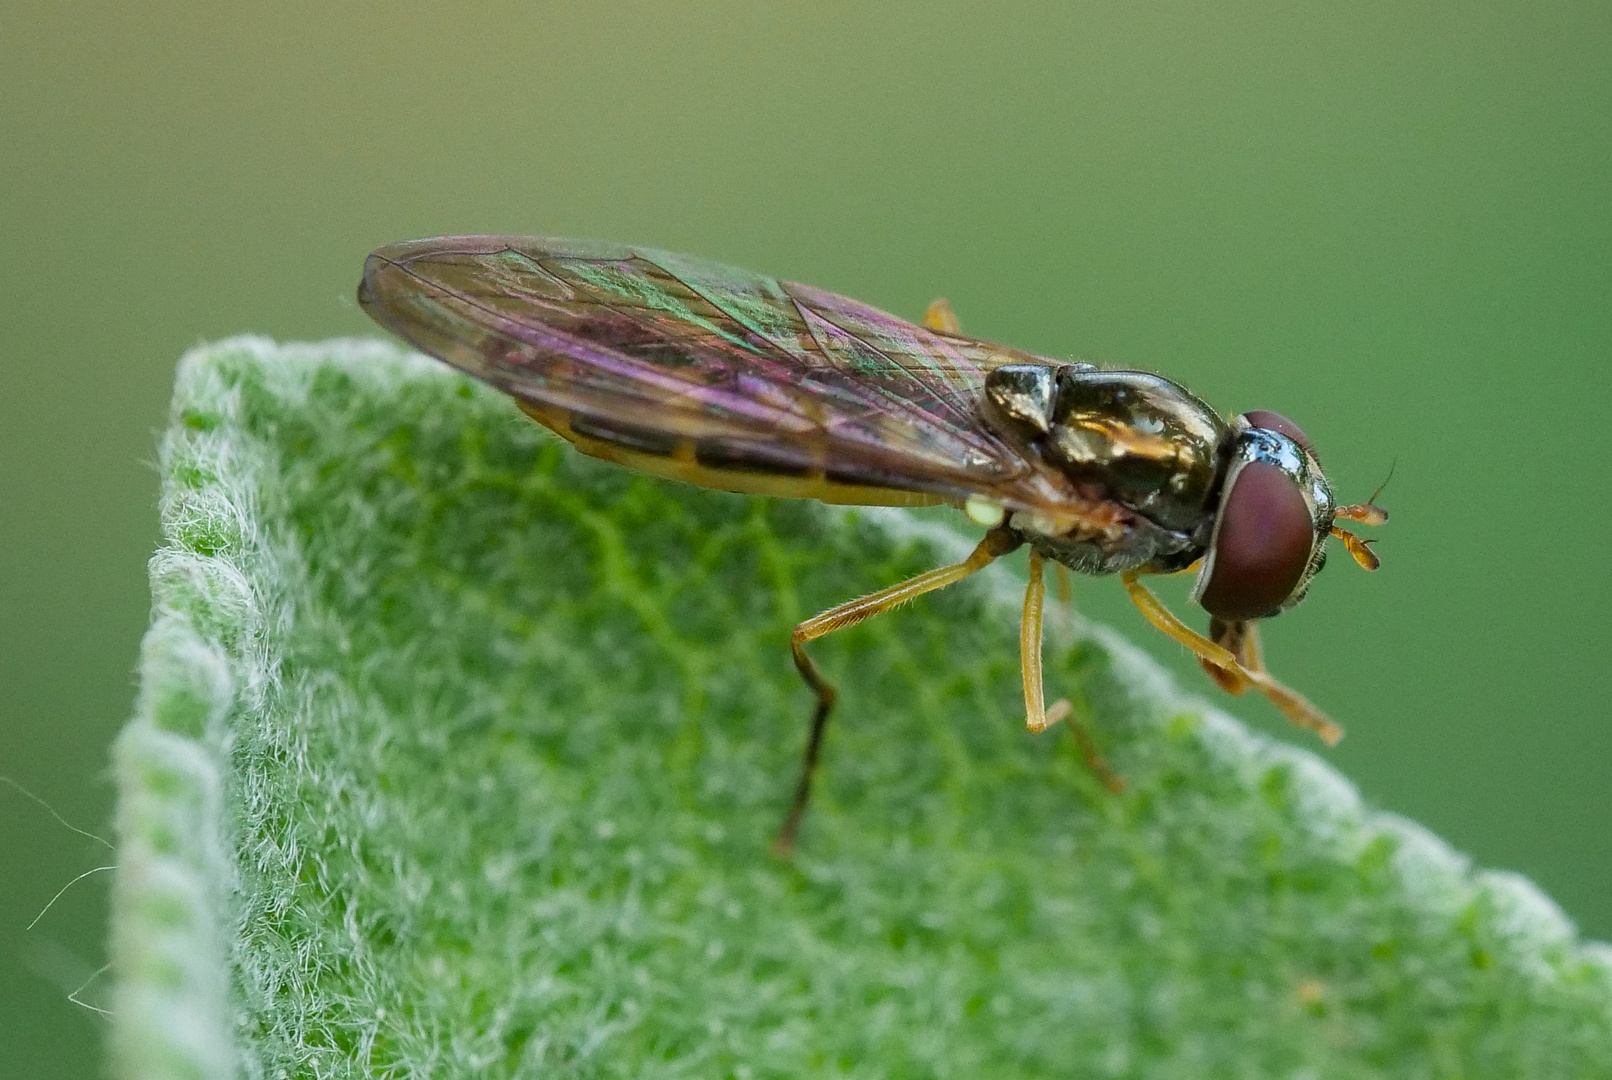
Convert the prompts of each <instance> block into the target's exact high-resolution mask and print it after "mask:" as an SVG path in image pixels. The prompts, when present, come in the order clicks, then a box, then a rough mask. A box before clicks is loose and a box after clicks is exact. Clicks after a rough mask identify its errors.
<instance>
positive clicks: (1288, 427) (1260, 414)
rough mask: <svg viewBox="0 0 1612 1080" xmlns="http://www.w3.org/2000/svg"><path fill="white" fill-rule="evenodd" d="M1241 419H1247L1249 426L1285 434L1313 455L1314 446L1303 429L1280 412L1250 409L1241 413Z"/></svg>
mask: <svg viewBox="0 0 1612 1080" xmlns="http://www.w3.org/2000/svg"><path fill="white" fill-rule="evenodd" d="M1243 419H1244V420H1246V421H1248V426H1249V427H1257V428H1264V429H1265V430H1266V431H1274V432H1276V433H1277V434H1278V435H1286V436H1287V437H1288V438H1290V439H1292V440H1293V441H1294V442H1296V443H1298V444H1299V445H1300V446H1302V447H1304V449H1306V450H1308V451H1309V452H1310V456H1312V457H1314V456H1315V447H1314V446H1312V445H1311V444H1310V437H1309V436H1308V435H1306V434H1304V429H1303V428H1301V427H1299V426H1298V425H1297V424H1295V423H1294V422H1293V421H1291V420H1289V419H1288V418H1287V417H1285V416H1283V415H1282V414H1281V413H1275V412H1271V411H1270V410H1269V409H1250V410H1248V411H1247V412H1245V413H1243Z"/></svg>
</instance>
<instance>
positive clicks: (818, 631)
mask: <svg viewBox="0 0 1612 1080" xmlns="http://www.w3.org/2000/svg"><path fill="white" fill-rule="evenodd" d="M1023 542H1024V541H1022V540H1021V539H1019V537H1018V535H1017V534H1015V533H1014V532H1012V530H1009V529H1003V528H996V529H992V530H991V531H990V532H988V533H986V534H985V536H984V538H983V539H982V540H980V542H979V544H978V546H976V547H975V548H974V550H973V552H972V553H970V555H969V556H968V558H966V559H964V560H963V561H962V562H959V563H953V564H952V565H950V566H942V567H939V568H938V569H935V570H930V571H928V572H927V573H923V574H919V575H918V576H917V577H915V578H912V579H910V580H908V581H903V582H902V583H901V584H899V585H892V586H890V587H889V588H888V589H880V590H879V591H878V592H876V593H872V594H870V595H868V596H861V597H858V598H857V599H855V600H848V601H846V602H845V603H843V604H840V605H839V606H838V607H833V608H830V609H829V610H827V611H825V612H823V613H822V614H821V615H814V616H813V617H812V618H810V619H807V620H806V621H805V622H803V623H801V624H800V625H799V626H797V627H795V632H794V633H793V634H792V635H790V642H789V648H790V651H791V652H792V653H793V654H794V657H795V667H796V669H797V670H799V672H800V674H801V678H803V679H805V680H806V684H807V685H808V686H810V687H811V688H812V692H813V693H815V694H816V695H817V708H816V711H814V712H813V713H812V729H811V733H810V734H809V735H808V736H807V738H806V754H805V758H804V761H803V762H802V764H801V771H800V782H799V783H798V784H796V786H795V798H794V800H793V802H791V803H790V806H789V814H788V816H787V817H785V818H784V827H783V828H782V829H781V830H779V833H778V839H777V840H775V841H774V842H773V850H774V851H776V852H777V853H778V854H780V855H787V854H789V852H790V851H791V850H793V849H794V847H795V837H796V836H797V834H798V833H799V832H800V821H801V818H802V817H803V816H804V815H805V813H806V804H807V803H808V802H809V801H810V800H811V794H812V777H813V775H814V774H815V773H816V772H817V760H818V757H819V754H820V752H821V750H822V746H823V731H824V729H825V728H826V727H827V726H828V714H829V713H830V712H831V711H832V710H833V708H834V699H835V697H836V696H838V695H837V693H836V691H835V689H834V686H833V684H832V683H830V682H829V681H828V680H827V679H825V678H823V673H822V672H821V671H819V670H818V669H817V665H816V664H815V663H813V661H812V658H811V657H810V656H809V655H807V653H806V643H807V642H809V641H815V640H816V639H818V638H820V637H822V636H823V635H824V634H831V633H833V632H834V631H836V630H844V629H845V628H846V627H849V626H855V625H856V624H857V623H859V622H861V621H863V620H864V619H871V618H872V617H873V616H875V615H878V614H880V613H882V612H885V611H889V610H890V609H891V608H894V607H900V606H901V605H902V604H905V603H906V602H907V601H909V600H915V599H917V598H918V597H920V596H922V595H923V594H924V593H927V592H934V591H935V590H936V589H944V588H945V587H946V586H948V585H955V584H956V583H957V582H959V581H962V580H963V579H964V578H966V577H968V576H969V575H970V574H973V573H976V572H978V571H980V570H983V569H984V568H985V567H987V566H989V565H990V564H991V563H992V562H994V561H995V560H996V559H998V558H1000V557H1001V556H1003V555H1006V554H1007V553H1008V552H1010V551H1012V550H1013V549H1015V548H1017V547H1018V546H1019V545H1020V544H1022V543H1023Z"/></svg>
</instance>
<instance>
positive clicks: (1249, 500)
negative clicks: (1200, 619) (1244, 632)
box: [1198, 413, 1315, 621]
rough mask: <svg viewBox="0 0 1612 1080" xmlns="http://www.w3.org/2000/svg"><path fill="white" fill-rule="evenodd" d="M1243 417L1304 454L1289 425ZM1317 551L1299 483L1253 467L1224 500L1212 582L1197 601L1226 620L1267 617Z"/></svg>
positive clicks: (1273, 418) (1270, 468)
mask: <svg viewBox="0 0 1612 1080" xmlns="http://www.w3.org/2000/svg"><path fill="white" fill-rule="evenodd" d="M1243 415H1244V418H1245V419H1247V420H1248V421H1249V422H1250V423H1251V424H1253V425H1254V426H1256V427H1262V428H1265V429H1267V430H1269V431H1276V432H1280V433H1281V434H1283V435H1286V436H1287V437H1288V438H1290V439H1292V440H1293V441H1294V442H1298V443H1302V444H1304V445H1305V446H1306V448H1308V443H1307V442H1306V441H1305V440H1304V432H1303V431H1301V430H1300V429H1299V427H1298V425H1297V424H1294V423H1293V422H1292V421H1290V420H1287V419H1285V418H1283V417H1281V416H1278V415H1277V414H1275V413H1244V414H1243ZM1256 417H1257V418H1259V421H1260V422H1259V423H1254V421H1255V418H1256ZM1267 418H1268V420H1267ZM1278 423H1279V424H1280V425H1281V426H1278ZM1314 548H1315V524H1314V522H1313V521H1312V520H1311V518H1310V507H1309V504H1308V503H1306V502H1305V500H1304V496H1303V494H1302V493H1300V491H1299V487H1298V484H1296V483H1294V481H1293V478H1292V477H1290V476H1288V475H1287V473H1285V472H1283V471H1282V470H1281V469H1280V468H1278V467H1277V466H1275V465H1273V464H1271V463H1270V462H1268V461H1250V462H1248V463H1247V464H1246V465H1244V466H1243V467H1242V469H1241V470H1240V471H1239V472H1238V473H1237V476H1236V478H1235V479H1234V480H1233V481H1232V486H1231V490H1230V491H1228V492H1227V493H1226V495H1225V498H1224V500H1223V502H1222V505H1221V511H1220V527H1219V530H1218V531H1217V532H1216V534H1215V542H1214V552H1213V562H1212V563H1211V564H1210V567H1209V579H1208V580H1207V581H1206V582H1205V583H1204V587H1203V591H1202V593H1200V594H1199V596H1198V602H1199V603H1200V604H1202V605H1203V608H1204V610H1205V611H1207V612H1209V614H1211V615H1213V616H1214V617H1215V618H1217V619H1225V620H1227V621H1233V620H1239V619H1257V618H1259V617H1260V616H1262V615H1269V614H1271V613H1272V612H1274V611H1276V610H1277V609H1279V608H1280V607H1281V606H1282V605H1283V604H1284V603H1286V602H1287V600H1288V598H1289V597H1290V596H1292V595H1293V590H1294V589H1296V588H1297V587H1298V585H1299V582H1300V581H1302V580H1303V578H1304V572H1305V570H1306V569H1308V568H1309V565H1310V555H1311V552H1312V551H1313V550H1314Z"/></svg>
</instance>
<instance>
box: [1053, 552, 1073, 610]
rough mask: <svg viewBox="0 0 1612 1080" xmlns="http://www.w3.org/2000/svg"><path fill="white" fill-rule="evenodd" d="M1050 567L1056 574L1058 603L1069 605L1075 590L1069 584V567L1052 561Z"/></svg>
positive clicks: (1071, 602)
mask: <svg viewBox="0 0 1612 1080" xmlns="http://www.w3.org/2000/svg"><path fill="white" fill-rule="evenodd" d="M1052 568H1053V570H1055V571H1056V572H1057V574H1058V603H1060V604H1062V605H1063V606H1064V607H1069V606H1070V605H1071V604H1073V603H1074V602H1075V590H1074V588H1073V587H1072V586H1071V585H1070V584H1069V568H1068V567H1067V566H1065V565H1064V564H1063V563H1053V564H1052Z"/></svg>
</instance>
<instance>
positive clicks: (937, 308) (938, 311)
mask: <svg viewBox="0 0 1612 1080" xmlns="http://www.w3.org/2000/svg"><path fill="white" fill-rule="evenodd" d="M923 323H924V325H925V326H927V327H928V328H929V329H931V330H938V331H940V332H941V333H942V334H955V333H957V332H958V331H959V330H961V329H962V328H963V325H962V323H960V322H958V321H957V312H955V311H953V310H952V305H951V301H950V300H944V299H943V300H936V301H935V302H934V303H932V304H930V305H929V306H928V307H927V308H925V309H924V319H923Z"/></svg>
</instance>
